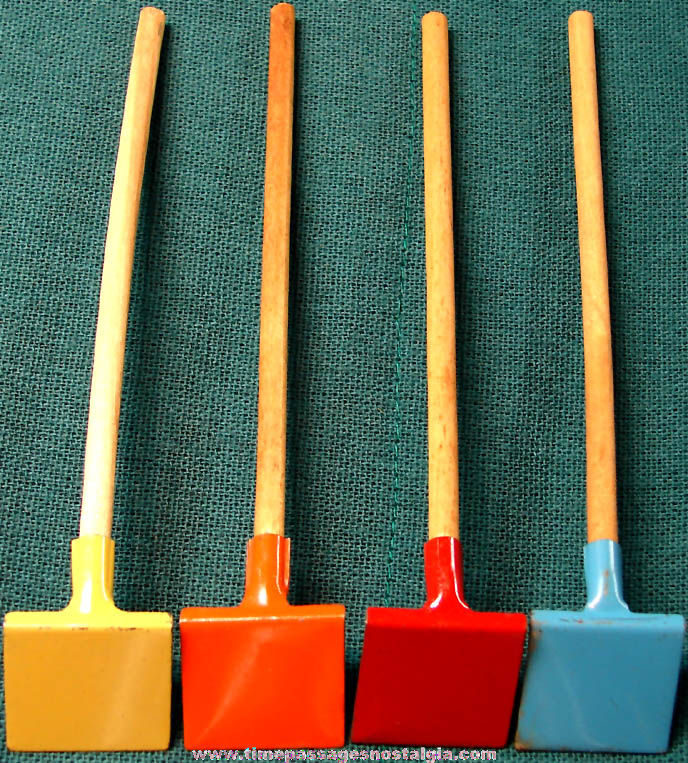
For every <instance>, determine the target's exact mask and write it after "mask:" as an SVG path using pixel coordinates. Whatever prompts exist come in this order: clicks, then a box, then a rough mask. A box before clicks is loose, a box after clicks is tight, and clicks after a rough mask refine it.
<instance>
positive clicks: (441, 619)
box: [351, 13, 526, 747]
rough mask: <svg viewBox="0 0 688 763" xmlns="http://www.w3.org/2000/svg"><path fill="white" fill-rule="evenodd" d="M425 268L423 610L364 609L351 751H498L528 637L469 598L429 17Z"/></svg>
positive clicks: (447, 182) (441, 141)
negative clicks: (364, 747) (387, 747)
mask: <svg viewBox="0 0 688 763" xmlns="http://www.w3.org/2000/svg"><path fill="white" fill-rule="evenodd" d="M423 131H424V155H425V237H426V266H427V366H428V369H427V370H428V513H429V522H428V529H429V536H430V539H429V540H428V542H427V543H426V544H425V579H426V588H427V601H426V604H425V606H424V607H423V608H422V609H417V610H414V609H389V608H385V609H382V608H375V609H369V610H368V616H367V621H366V629H365V637H364V641H363V655H362V658H361V670H360V675H359V680H358V691H357V694H356V704H355V707H354V720H353V728H352V732H351V738H352V740H353V741H354V742H366V743H371V742H373V743H385V744H395V745H399V744H415V745H421V744H427V745H443V746H447V747H502V746H504V745H505V744H506V740H507V734H508V731H509V722H510V720H511V713H512V708H513V702H514V694H515V691H516V681H517V679H518V672H519V667H520V664H521V656H522V650H523V641H524V638H525V634H526V617H525V615H521V614H502V613H498V612H491V613H488V612H474V611H472V610H471V609H469V608H468V605H467V604H466V603H465V600H464V596H463V580H462V571H461V545H460V543H459V514H458V512H459V470H458V425H457V406H456V340H455V334H454V312H455V311H454V243H453V226H452V176H451V148H450V124H449V60H448V31H447V19H446V18H445V17H444V16H443V15H442V14H441V13H428V14H426V15H425V16H424V17H423Z"/></svg>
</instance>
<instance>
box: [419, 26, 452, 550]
mask: <svg viewBox="0 0 688 763" xmlns="http://www.w3.org/2000/svg"><path fill="white" fill-rule="evenodd" d="M422 31H423V152H424V165H425V261H426V276H427V365H428V534H429V537H430V538H436V537H441V536H451V537H454V538H458V537H459V462H458V456H459V444H458V440H459V436H458V423H457V405H456V335H455V309H454V226H453V222H452V219H453V208H452V169H451V132H450V123H449V32H448V28H447V19H446V17H445V16H444V15H442V14H441V13H437V12H432V13H427V14H426V15H425V16H423V20H422Z"/></svg>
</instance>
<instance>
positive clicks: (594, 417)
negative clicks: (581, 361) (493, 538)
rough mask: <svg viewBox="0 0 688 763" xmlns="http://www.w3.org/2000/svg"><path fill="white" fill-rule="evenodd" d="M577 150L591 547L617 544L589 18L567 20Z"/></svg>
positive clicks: (599, 160)
mask: <svg viewBox="0 0 688 763" xmlns="http://www.w3.org/2000/svg"><path fill="white" fill-rule="evenodd" d="M569 55H570V61H571V106H572V112H573V150H574V158H575V165H576V191H577V198H578V239H579V246H580V268H581V288H582V308H583V345H584V356H585V427H586V452H587V503H588V541H589V542H593V541H596V540H602V539H608V540H617V536H618V533H617V522H616V454H615V445H614V380H613V373H612V340H611V324H610V318H609V288H608V283H607V247H606V242H605V231H604V199H603V191H602V158H601V154H600V131H599V123H598V113H597V75H596V71H595V31H594V26H593V18H592V15H591V14H590V13H588V12H587V11H576V12H575V13H573V14H572V15H571V16H570V18H569Z"/></svg>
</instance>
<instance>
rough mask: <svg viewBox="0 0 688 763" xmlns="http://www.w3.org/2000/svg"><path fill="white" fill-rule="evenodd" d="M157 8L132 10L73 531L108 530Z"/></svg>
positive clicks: (156, 52)
mask: <svg viewBox="0 0 688 763" xmlns="http://www.w3.org/2000/svg"><path fill="white" fill-rule="evenodd" d="M164 30H165V14H164V13H163V12H162V11H160V10H158V9H157V8H143V10H142V11H141V13H140V15H139V23H138V28H137V30H136V40H135V42H134V54H133V56H132V60H131V69H130V73H129V84H128V86H127V95H126V100H125V103H124V117H123V119H122V130H121V133H120V139H119V150H118V152H117V163H116V166H115V179H114V183H113V186H112V200H111V202H110V218H109V221H108V228H107V236H106V239H105V256H104V259H103V275H102V280H101V285H100V303H99V306H98V324H97V328H96V341H95V350H94V354H93V375H92V377H91V400H90V405H89V412H88V430H87V432H86V456H85V461H84V489H83V496H82V503H81V523H80V528H79V532H80V534H81V535H106V536H109V535H110V532H111V528H112V506H113V497H114V490H115V460H116V456H117V430H118V426H119V408H120V401H121V396H122V372H123V368H124V344H125V339H126V333H127V314H128V312H129V289H130V284H131V269H132V263H133V257H134V241H135V239H136V224H137V219H138V213H139V199H140V196H141V183H142V180H143V168H144V164H145V161H146V146H147V144H148V132H149V128H150V118H151V110H152V107H153V96H154V94H155V82H156V78H157V74H158V62H159V59H160V46H161V44H162V36H163V32H164Z"/></svg>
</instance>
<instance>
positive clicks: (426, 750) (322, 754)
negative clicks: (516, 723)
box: [191, 747, 497, 763]
mask: <svg viewBox="0 0 688 763" xmlns="http://www.w3.org/2000/svg"><path fill="white" fill-rule="evenodd" d="M191 754H192V755H193V758H194V760H235V761H264V760H267V761H270V760H279V761H284V762H285V763H290V761H319V760H337V761H349V760H364V761H368V760H370V761H383V760H419V761H420V760H427V761H440V760H450V761H456V760H497V751H496V750H458V751H456V752H454V751H453V750H445V749H443V748H442V747H415V748H409V747H403V748H401V749H387V750H375V749H372V748H370V749H367V750H366V749H361V750H344V749H341V750H258V749H256V748H255V747H247V748H246V749H245V750H192V751H191Z"/></svg>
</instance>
